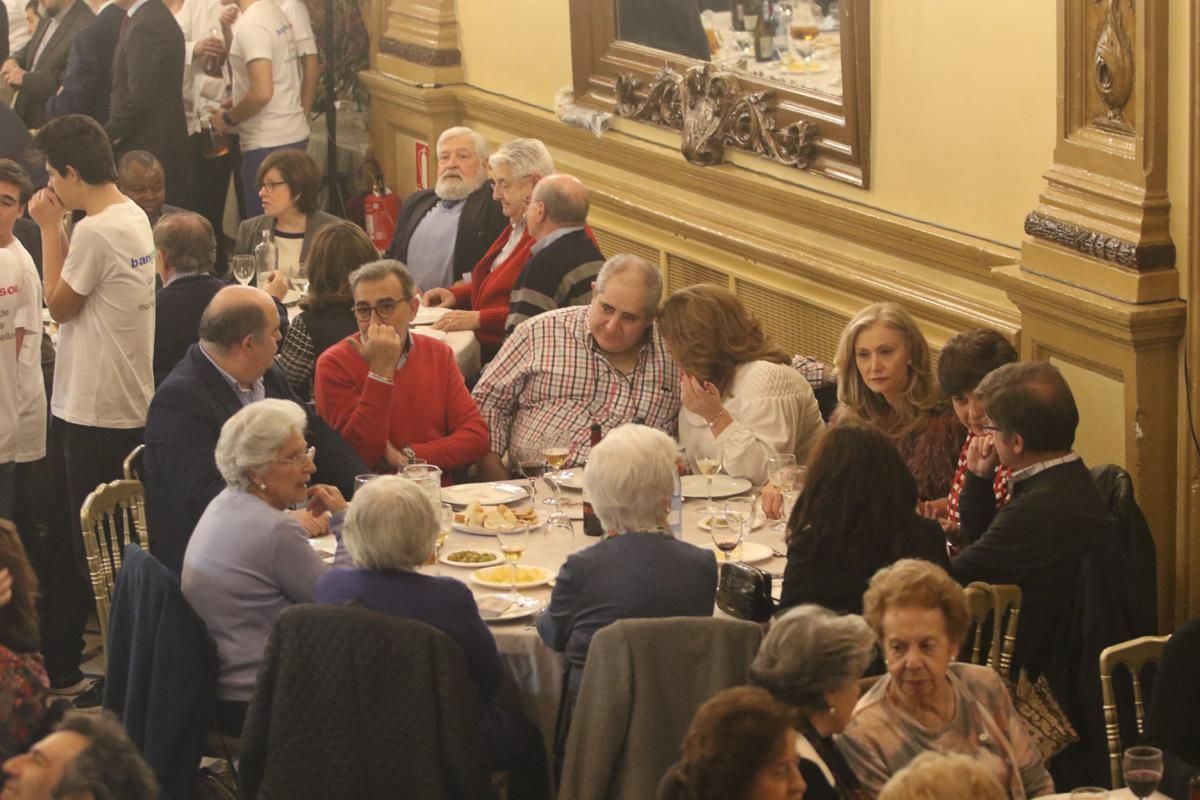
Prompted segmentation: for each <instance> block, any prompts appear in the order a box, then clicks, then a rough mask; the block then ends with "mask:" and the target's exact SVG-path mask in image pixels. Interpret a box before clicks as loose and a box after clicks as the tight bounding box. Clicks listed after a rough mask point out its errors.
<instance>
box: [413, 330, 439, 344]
mask: <svg viewBox="0 0 1200 800" xmlns="http://www.w3.org/2000/svg"><path fill="white" fill-rule="evenodd" d="M412 332H413V333H415V334H417V335H418V336H428V337H429V338H430V339H437V340H438V341H439V342H444V341H446V332H445V331H435V330H434V329H433V328H429V327H425V328H413V329H412Z"/></svg>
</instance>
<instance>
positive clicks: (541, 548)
mask: <svg viewBox="0 0 1200 800" xmlns="http://www.w3.org/2000/svg"><path fill="white" fill-rule="evenodd" d="M510 483H513V484H515V485H519V486H523V487H526V488H528V486H529V484H528V482H527V481H525V480H521V479H516V480H513V481H510ZM537 485H538V488H537V496H536V497H535V498H534V505H535V507H536V508H538V509H539V510H540V511H543V514H542V516H543V517H544V516H545V515H546V514H548V513H549V511H550V510H551V509H550V507H549V506H547V505H544V504H543V502H542V501H543V500H544V499H545V498H547V497H550V496H551V490H550V488H549V487H548V486H547V484H546V483H545V482H544V481H538V482H537ZM562 494H563V500H564V501H565V503H566V511H567V513H568V514H571V515H572V516H574V517H580V516H581V515H582V505H581V502H580V498H581V495H582V493H581V492H579V491H573V490H570V489H565V488H564V489H563V491H562ZM714 503H717V504H720V503H721V500H719V499H714ZM706 505H708V501H707V499H703V498H701V499H685V500H684V502H683V540H684V541H686V542H689V543H691V544H695V545H698V546H709V545H711V544H712V540H711V539H710V538H709V535H708V533H707V532H705V531H703V530H701V529H700V527H699V523H700V522H701V520H702V519H703V517H704V514H703V508H704V506H706ZM512 506H513V508H515V509H521V508H528V507H529V506H530V503H529V501H528V500H522V501H521V502H519V503H513V504H512ZM758 519H759V520H761V519H762V515H761V512H760V513H759V514H758ZM773 524H774V523H773V522H772V521H770V520H767V521H766V522H764V523H763V524H762V525H761V526H760V527H758V528H756V529H754V530H753V531H750V532H749V533H748V534H747V535H746V537H745V539H744V541H746V542H756V543H759V544H763V545H767V546H768V547H770V548H772V549H773V550H775V551H778V552H779V553H784V552H785V551H786V548H785V546H784V542H783V531H776V530H774V529H773V528H772V525H773ZM573 525H574V528H575V533H574V536H573V539H574V541H570V540H569V538H568V537H567V536H566V534H565V533H562V534H559V532H557V531H555V532H554V533H553V534H550V535H547V533H546V529H545V527H541V528H537V529H536V530H534V531H533V532H532V535H531V536H530V542H529V547H528V549H527V550H526V552H525V555H524V556H523V557H522V558H521V562H520V563H521V565H522V566H540V567H546V568H547V569H549V570H550V571H551V572H553V573H555V574H557V572H558V568H559V567H560V566H561V565H562V563H563V562H564V561H565V560H566V558H567V556H568V555H570V554H571V553H572V552H575V551H577V550H582V549H583V548H585V547H590V546H591V545H593V544H595V543H596V542H598V541H600V539H599V538H598V537H596V538H594V537H591V536H585V535H584V534H583V523H582V521H580V520H579V519H575V520H573ZM312 543H313V546H314V547H315V548H317V549H318V550H321V551H323V552H326V553H332V552H333V548H334V547H335V543H334V541H333V537H332V536H325V537H322V538H320V539H313V540H312ZM461 549H487V550H498V549H499V548H498V545H497V542H496V539H495V537H491V536H477V535H474V534H470V533H465V532H462V531H458V530H453V531H451V533H450V537H449V539H448V540H447V541H446V545H445V547H443V548H442V552H443V553H449V552H451V551H454V550H461ZM737 555H739V554H738V553H735V557H736V556H737ZM784 562H785V559H784V558H783V557H782V556H772V558H771V559H770V560H768V561H765V562H758V563H756V566H758V567H760V568H761V569H764V570H766V571H767V572H770V573H772V574H773V575H774V576H775V580H773V581H772V589H773V591H774V593H775V597H776V598H778V597H779V590H780V587H781V586H782V583H783V581H782V575H783V567H784ZM473 569H474V567H469V566H468V567H456V566H449V565H447V564H438V565H436V567H435V566H432V565H431V566H426V567H423V568H422V569H421V571H422V572H424V573H426V574H441V575H443V576H448V577H452V578H457V579H459V580H461V581H463V582H465V583H466V584H467V586H468V587H470V589H471V591H472V592H474V593H475V596H476V597H477V598H479V597H482V596H484V595H489V594H495V593H498V592H504V591H507V587H501V588H492V587H484V586H479V585H477V584H475V583H472V582H471V581H470V580H469V576H470V574H471V572H472V571H473ZM521 591H522V594H526V595H529V596H530V597H534V598H536V599H538V600H539V601H541V602H542V603H543V604H545V603H548V602H549V601H550V592H551V587H550V586H541V587H538V588H534V589H522V590H521ZM713 611H714V613H715V614H718V615H722V614H723V613H724V612H721V611H720V610H719V609H717V608H716V607H715V605H714V608H713ZM488 627H489V628H491V631H492V635H493V636H494V637H495V639H496V646H497V648H498V649H499V651H500V658H501V661H502V662H503V663H504V668H505V671H506V672H507V674H508V678H509V680H507V681H506V682H505V685H504V687H503V689H502V690H501V695H500V702H501V703H502V704H503V705H505V706H507V707H510V708H515V709H520V710H521V711H522V712H523V713H524V714H525V715H526V716H527V717H528V718H529V719H530V720H532V721H533V722H534V724H536V725H537V727H538V729H539V730H540V731H541V733H542V737H543V740H544V741H545V743H546V747H547V753H549V750H550V748H551V747H552V746H553V743H554V725H555V720H556V718H557V714H558V701H559V695H560V693H561V691H562V674H563V658H562V655H561V654H559V653H555V652H554V651H552V650H551V649H550V648H549V647H547V646H546V645H545V644H544V643H543V642H542V640H541V638H540V637H539V636H538V633H537V630H536V629H535V628H534V627H533V623H532V619H531V618H524V619H519V620H513V621H511V622H496V621H489V624H488ZM548 763H552V762H548Z"/></svg>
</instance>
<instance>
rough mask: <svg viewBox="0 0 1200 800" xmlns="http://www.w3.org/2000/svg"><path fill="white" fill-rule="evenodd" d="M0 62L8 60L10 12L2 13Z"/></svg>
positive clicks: (0, 21)
mask: <svg viewBox="0 0 1200 800" xmlns="http://www.w3.org/2000/svg"><path fill="white" fill-rule="evenodd" d="M0 17H4V19H0V64H3V63H4V62H5V61H7V60H8V12H7V11H4V12H3V13H0Z"/></svg>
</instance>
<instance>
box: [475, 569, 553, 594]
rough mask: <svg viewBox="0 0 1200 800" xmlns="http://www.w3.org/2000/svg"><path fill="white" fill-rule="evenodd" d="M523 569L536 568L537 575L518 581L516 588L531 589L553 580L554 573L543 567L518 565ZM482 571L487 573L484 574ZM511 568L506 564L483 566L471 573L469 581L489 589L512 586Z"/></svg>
mask: <svg viewBox="0 0 1200 800" xmlns="http://www.w3.org/2000/svg"><path fill="white" fill-rule="evenodd" d="M519 566H520V568H521V569H524V570H536V571H537V572H538V574H539V576H538V577H537V578H536V579H531V580H524V581H519V582H518V583H517V588H518V589H532V588H534V587H535V586H545V585H546V584H547V583H549V582H550V581H552V580H554V573H553V572H551V571H550V570H548V569H546V568H545V567H535V566H531V565H529V564H521V565H519ZM483 573H487V574H486V575H484V574H483ZM511 576H512V570H511V569H510V568H509V566H508V565H507V564H504V565H501V566H498V567H484V568H482V569H477V570H475V571H474V572H472V573H471V583H475V584H478V585H480V586H487V587H489V588H491V589H509V588H511V587H512V583H510V581H511V579H512V578H511Z"/></svg>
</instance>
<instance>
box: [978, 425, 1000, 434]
mask: <svg viewBox="0 0 1200 800" xmlns="http://www.w3.org/2000/svg"><path fill="white" fill-rule="evenodd" d="M979 430H981V431H987V432H988V433H1004V430H1003V429H1002V428H997V427H996V426H995V425H980V426H979Z"/></svg>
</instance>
